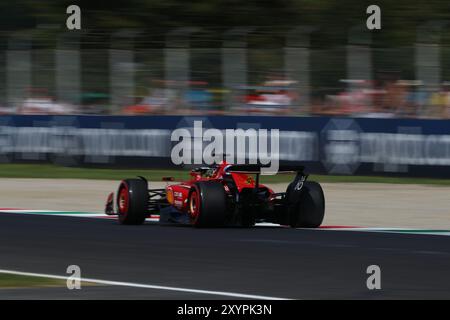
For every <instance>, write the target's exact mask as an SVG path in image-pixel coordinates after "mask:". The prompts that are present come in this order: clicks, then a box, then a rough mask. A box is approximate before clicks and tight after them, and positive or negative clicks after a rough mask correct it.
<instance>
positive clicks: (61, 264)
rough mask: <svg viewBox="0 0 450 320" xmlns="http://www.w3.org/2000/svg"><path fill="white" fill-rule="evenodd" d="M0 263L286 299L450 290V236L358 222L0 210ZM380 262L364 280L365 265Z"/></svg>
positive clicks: (156, 293) (169, 294) (99, 291)
mask: <svg viewBox="0 0 450 320" xmlns="http://www.w3.org/2000/svg"><path fill="white" fill-rule="evenodd" d="M0 221H1V223H0V268H1V269H10V270H19V271H26V272H35V273H46V274H55V275H66V274H65V271H66V268H67V266H68V265H72V264H76V265H79V266H80V267H81V270H82V277H83V278H84V277H86V278H95V279H104V280H110V281H126V282H133V283H140V284H151V285H161V286H172V287H183V288H191V289H201V290H212V291H221V292H233V293H240V294H251V295H263V296H269V297H279V298H294V299H316V298H319V299H391V298H414V299H415V298H424V299H428V298H447V299H448V298H450V237H448V236H434V235H417V234H393V233H377V232H358V231H332V230H295V229H288V228H275V227H256V228H252V229H240V228H228V229H194V228H190V227H182V226H160V225H154V224H151V223H150V224H146V225H143V226H121V225H118V223H117V222H116V221H115V220H109V219H90V218H78V217H58V216H33V215H21V214H0ZM373 264H375V265H378V266H380V268H381V286H382V289H381V290H372V291H371V290H368V289H367V287H366V280H367V277H368V275H367V274H366V268H367V266H369V265H373ZM9 298H32V299H45V298H60V299H65V298H67V299H72V298H86V299H136V298H139V299H197V298H200V299H221V298H227V297H221V296H220V295H211V294H199V293H189V292H177V291H167V290H160V289H142V288H141V289H138V288H127V287H117V286H86V287H83V288H82V289H81V290H72V291H69V290H67V289H66V288H34V289H0V299H9Z"/></svg>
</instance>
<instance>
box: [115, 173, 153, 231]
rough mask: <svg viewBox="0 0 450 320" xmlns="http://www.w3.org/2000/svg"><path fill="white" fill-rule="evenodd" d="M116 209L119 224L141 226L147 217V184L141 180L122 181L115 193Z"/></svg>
mask: <svg viewBox="0 0 450 320" xmlns="http://www.w3.org/2000/svg"><path fill="white" fill-rule="evenodd" d="M117 208H118V213H119V222H120V223H121V224H128V225H139V224H143V223H144V221H145V218H147V215H148V214H147V211H148V185H147V182H146V181H144V180H141V179H126V180H123V181H122V182H121V183H120V185H119V190H118V192H117Z"/></svg>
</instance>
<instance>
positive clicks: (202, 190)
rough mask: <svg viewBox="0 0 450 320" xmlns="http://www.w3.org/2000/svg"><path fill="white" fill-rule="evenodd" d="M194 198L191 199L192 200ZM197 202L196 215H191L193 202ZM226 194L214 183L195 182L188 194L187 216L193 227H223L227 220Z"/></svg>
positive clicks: (218, 184) (218, 183) (220, 185)
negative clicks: (189, 216)
mask: <svg viewBox="0 0 450 320" xmlns="http://www.w3.org/2000/svg"><path fill="white" fill-rule="evenodd" d="M194 197H195V198H196V200H195V199H193V198H194ZM194 200H195V201H196V202H197V204H196V205H197V206H198V207H196V209H195V212H196V214H195V215H193V213H192V209H193V208H192V204H193V201H194ZM226 205H227V203H226V193H225V189H224V188H223V185H222V184H221V183H220V182H216V181H202V182H197V183H196V184H195V185H194V186H193V187H192V189H191V191H190V193H189V214H190V215H191V223H192V225H193V226H195V227H200V228H205V227H206V228H207V227H223V226H225V224H226V220H227V209H226V208H227V206H226ZM197 210H198V211H197Z"/></svg>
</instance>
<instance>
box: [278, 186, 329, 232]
mask: <svg viewBox="0 0 450 320" xmlns="http://www.w3.org/2000/svg"><path fill="white" fill-rule="evenodd" d="M286 194H287V197H288V198H287V206H288V214H289V224H290V226H291V227H293V228H318V227H320V225H321V224H322V221H323V218H324V216H325V196H324V193H323V190H322V187H321V186H320V184H319V183H317V182H315V181H307V182H305V183H304V185H303V188H302V189H301V190H300V191H295V190H294V185H293V184H292V183H291V184H290V185H289V186H288V188H287V191H286Z"/></svg>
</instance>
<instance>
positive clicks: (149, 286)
mask: <svg viewBox="0 0 450 320" xmlns="http://www.w3.org/2000/svg"><path fill="white" fill-rule="evenodd" d="M0 273H7V274H13V275H19V276H29V277H40V278H49V279H60V280H67V279H68V278H69V277H68V276H58V275H54V274H45V273H33V272H22V271H15V270H5V269H0ZM71 279H73V278H71ZM80 280H81V281H82V282H91V283H98V284H104V285H110V286H122V287H132V288H143V289H156V290H167V291H179V292H190V293H200V294H207V295H216V296H225V297H233V298H244V299H257V300H287V298H279V297H269V296H260V295H252V294H244V293H235V292H226V291H210V290H200V289H189V288H179V287H167V286H158V285H152V284H141V283H133V282H121V281H110V280H100V279H91V278H80Z"/></svg>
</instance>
